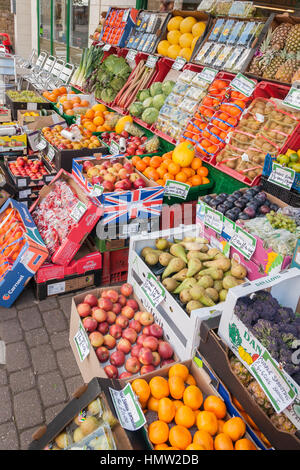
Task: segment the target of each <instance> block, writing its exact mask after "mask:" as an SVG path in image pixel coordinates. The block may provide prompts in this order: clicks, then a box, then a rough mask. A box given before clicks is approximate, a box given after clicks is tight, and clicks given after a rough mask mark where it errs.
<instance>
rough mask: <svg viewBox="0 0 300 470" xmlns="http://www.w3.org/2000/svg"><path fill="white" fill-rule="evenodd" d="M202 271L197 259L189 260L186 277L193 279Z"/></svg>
mask: <svg viewBox="0 0 300 470" xmlns="http://www.w3.org/2000/svg"><path fill="white" fill-rule="evenodd" d="M201 269H202V263H201V261H200V260H199V259H198V258H191V259H190V260H189V262H188V272H187V275H186V276H187V277H193V276H194V275H195V274H197V273H198V272H199V271H200V270H201Z"/></svg>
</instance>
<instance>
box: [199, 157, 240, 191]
mask: <svg viewBox="0 0 300 470" xmlns="http://www.w3.org/2000/svg"><path fill="white" fill-rule="evenodd" d="M203 165H205V166H207V168H208V169H209V175H210V176H211V177H212V179H213V180H214V181H215V187H214V191H213V192H214V193H215V194H221V193H227V194H232V193H233V192H234V191H238V190H239V189H241V188H249V186H247V185H246V184H244V183H241V182H240V181H238V180H236V179H235V178H232V177H231V176H229V175H227V174H226V173H223V172H222V171H220V170H217V168H214V167H213V166H211V165H210V164H209V163H208V164H204V163H203ZM207 194H211V192H209V193H207Z"/></svg>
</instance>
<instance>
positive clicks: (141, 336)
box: [137, 334, 147, 346]
mask: <svg viewBox="0 0 300 470" xmlns="http://www.w3.org/2000/svg"><path fill="white" fill-rule="evenodd" d="M145 338H147V336H146V335H143V334H142V335H139V336H138V339H137V344H139V345H140V346H143V341H144V340H145Z"/></svg>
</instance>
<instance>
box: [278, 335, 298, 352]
mask: <svg viewBox="0 0 300 470" xmlns="http://www.w3.org/2000/svg"><path fill="white" fill-rule="evenodd" d="M282 341H283V342H284V343H285V344H286V345H287V347H288V348H289V349H293V348H294V346H293V343H294V344H295V343H296V341H297V337H296V336H295V335H293V334H292V333H283V334H282Z"/></svg>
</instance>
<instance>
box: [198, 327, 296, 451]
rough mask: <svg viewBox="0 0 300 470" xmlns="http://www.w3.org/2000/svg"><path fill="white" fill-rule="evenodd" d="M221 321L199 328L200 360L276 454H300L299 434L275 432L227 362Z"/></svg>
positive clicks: (227, 350) (276, 430)
mask: <svg viewBox="0 0 300 470" xmlns="http://www.w3.org/2000/svg"><path fill="white" fill-rule="evenodd" d="M218 326H219V319H218V318H214V319H211V320H207V321H204V322H202V324H201V327H200V346H199V353H200V356H202V357H204V358H205V359H206V361H207V363H208V365H209V367H210V368H211V369H213V370H214V372H215V374H216V375H217V377H222V381H223V383H224V385H225V386H226V387H227V388H228V389H229V390H230V392H231V393H232V395H233V396H234V397H235V398H236V399H237V400H238V401H239V403H240V404H241V405H242V407H243V408H244V410H245V412H246V413H247V414H248V415H249V416H250V417H251V418H252V420H253V421H254V423H255V424H256V426H257V427H258V428H259V430H260V431H261V432H262V433H263V434H264V435H265V436H266V438H267V439H268V440H269V441H270V443H271V444H272V445H273V446H274V447H275V448H276V449H277V450H299V449H300V432H299V431H297V432H296V433H295V434H294V435H293V434H290V433H288V432H285V431H279V430H278V429H276V428H275V427H274V425H273V423H272V422H271V420H270V419H269V418H268V416H267V415H266V413H265V412H264V411H263V410H262V408H261V407H260V406H258V405H257V403H256V401H255V399H253V398H252V396H251V395H250V393H249V392H248V390H247V389H246V388H245V387H244V385H243V384H242V382H240V380H239V378H238V377H237V376H236V375H235V374H234V373H233V372H232V369H231V367H230V362H229V358H228V353H229V351H230V350H229V348H228V346H227V345H226V344H225V343H224V342H223V341H222V340H221V338H220V337H219V336H218V333H217V330H218Z"/></svg>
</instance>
